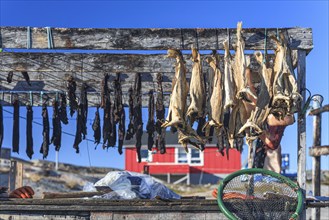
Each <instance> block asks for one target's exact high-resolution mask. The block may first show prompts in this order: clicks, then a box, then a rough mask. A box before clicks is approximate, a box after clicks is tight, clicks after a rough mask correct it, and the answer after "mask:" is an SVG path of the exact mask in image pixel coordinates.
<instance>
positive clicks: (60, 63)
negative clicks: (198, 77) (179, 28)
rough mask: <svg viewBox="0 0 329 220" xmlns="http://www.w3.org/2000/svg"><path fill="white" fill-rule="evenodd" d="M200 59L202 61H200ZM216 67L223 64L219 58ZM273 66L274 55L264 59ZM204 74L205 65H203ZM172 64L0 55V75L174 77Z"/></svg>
mask: <svg viewBox="0 0 329 220" xmlns="http://www.w3.org/2000/svg"><path fill="white" fill-rule="evenodd" d="M204 56H206V55H203V56H202V59H203V58H204ZM246 56H247V57H248V59H250V60H251V63H250V68H251V69H253V70H257V69H258V68H259V65H258V63H257V61H256V59H255V57H254V55H250V54H249V55H246ZM190 58H191V55H189V54H186V55H184V59H185V61H186V68H187V71H188V72H191V70H192V61H191V59H190ZM221 58H222V59H221V60H222V62H220V66H221V68H223V65H224V60H223V55H221ZM268 59H269V63H273V59H274V55H271V54H270V55H268ZM203 68H204V71H205V72H206V71H207V70H208V69H209V65H208V64H207V63H206V62H203ZM174 69H175V60H174V59H170V58H166V55H165V54H68V53H8V52H3V53H0V71H2V72H8V71H14V72H15V71H17V72H20V71H27V72H69V73H72V74H83V75H85V74H88V73H89V72H101V73H104V72H112V73H116V72H123V73H132V72H133V73H134V72H141V73H157V72H162V73H174V72H175V70H174Z"/></svg>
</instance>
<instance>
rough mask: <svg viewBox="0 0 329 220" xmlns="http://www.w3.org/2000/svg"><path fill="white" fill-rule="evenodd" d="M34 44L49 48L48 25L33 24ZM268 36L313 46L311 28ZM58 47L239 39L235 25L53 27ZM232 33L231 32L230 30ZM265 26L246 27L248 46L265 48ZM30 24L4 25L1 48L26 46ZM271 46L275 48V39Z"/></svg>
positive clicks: (214, 44) (181, 45) (205, 44)
mask: <svg viewBox="0 0 329 220" xmlns="http://www.w3.org/2000/svg"><path fill="white" fill-rule="evenodd" d="M30 30H31V33H30V39H31V47H32V48H34V49H46V48H48V38H47V29H46V28H40V27H35V28H30ZM266 30H267V36H276V35H277V33H278V32H281V31H284V30H287V32H288V35H289V37H290V41H289V42H290V47H291V48H292V49H302V50H308V51H310V50H312V48H313V39H312V29H311V28H298V27H296V28H278V29H277V28H267V29H266ZM51 32H52V39H53V44H54V48H56V49H92V50H167V49H169V48H175V49H181V50H184V49H185V50H186V49H191V46H192V45H194V46H196V47H198V48H199V49H201V50H211V49H223V45H222V42H223V41H224V40H225V39H227V38H228V36H229V37H230V46H231V49H233V47H234V44H235V42H236V29H235V28H120V29H118V28H51ZM228 33H229V34H228ZM264 33H265V28H245V29H243V36H244V38H245V43H246V49H247V50H260V49H263V48H264V40H265V35H264ZM27 39H28V38H27V27H1V28H0V48H26V47H27ZM267 48H268V49H274V48H275V45H274V42H273V41H272V40H269V39H268V40H267Z"/></svg>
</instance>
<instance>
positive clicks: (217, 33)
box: [216, 29, 219, 50]
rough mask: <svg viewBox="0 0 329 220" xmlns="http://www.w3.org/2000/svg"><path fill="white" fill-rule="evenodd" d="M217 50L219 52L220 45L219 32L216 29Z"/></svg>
mask: <svg viewBox="0 0 329 220" xmlns="http://www.w3.org/2000/svg"><path fill="white" fill-rule="evenodd" d="M216 49H217V50H219V43H218V30H217V29H216Z"/></svg>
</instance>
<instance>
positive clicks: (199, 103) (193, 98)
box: [186, 48, 207, 150]
mask: <svg viewBox="0 0 329 220" xmlns="http://www.w3.org/2000/svg"><path fill="white" fill-rule="evenodd" d="M191 60H192V62H193V67H192V75H191V82H190V106H189V107H188V109H187V112H186V117H187V120H188V121H189V123H190V126H191V127H192V126H193V123H194V121H196V120H197V121H198V127H197V134H198V135H199V136H204V135H205V133H204V132H203V131H202V130H203V127H204V125H205V122H206V120H205V118H206V113H205V109H206V101H207V100H206V96H205V94H206V84H205V79H204V75H203V73H202V63H201V62H202V61H201V58H200V53H199V52H198V50H197V49H195V48H192V58H191ZM203 149H204V145H203V144H202V145H201V150H203Z"/></svg>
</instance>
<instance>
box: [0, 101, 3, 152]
mask: <svg viewBox="0 0 329 220" xmlns="http://www.w3.org/2000/svg"><path fill="white" fill-rule="evenodd" d="M2 141H3V109H2V104H1V103H0V156H1V147H2Z"/></svg>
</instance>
